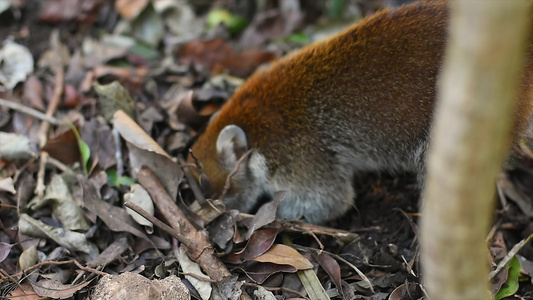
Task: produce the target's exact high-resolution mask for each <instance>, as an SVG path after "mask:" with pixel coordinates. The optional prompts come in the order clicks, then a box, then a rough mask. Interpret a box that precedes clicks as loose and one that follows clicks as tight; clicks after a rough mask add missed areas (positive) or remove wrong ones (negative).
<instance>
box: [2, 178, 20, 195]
mask: <svg viewBox="0 0 533 300" xmlns="http://www.w3.org/2000/svg"><path fill="white" fill-rule="evenodd" d="M0 191H4V192H8V193H11V194H13V195H15V194H16V193H17V190H15V185H14V182H13V178H11V177H6V178H0Z"/></svg>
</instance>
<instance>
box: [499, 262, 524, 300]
mask: <svg viewBox="0 0 533 300" xmlns="http://www.w3.org/2000/svg"><path fill="white" fill-rule="evenodd" d="M507 266H508V267H509V271H508V272H509V273H508V276H507V281H506V282H505V283H504V284H503V285H502V288H501V289H500V290H499V291H498V293H496V295H495V296H494V299H496V300H499V299H502V298H505V297H509V296H512V295H514V294H515V293H516V291H518V276H519V275H520V269H521V266H520V261H519V260H518V258H516V256H514V257H513V258H511V260H510V261H509V262H508V263H507Z"/></svg>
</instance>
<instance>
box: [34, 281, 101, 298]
mask: <svg viewBox="0 0 533 300" xmlns="http://www.w3.org/2000/svg"><path fill="white" fill-rule="evenodd" d="M91 281H92V280H88V281H86V282H84V283H80V284H78V285H70V284H62V283H60V282H58V281H55V280H41V281H38V282H30V284H31V286H32V287H33V289H34V290H35V292H36V293H37V295H39V296H41V297H47V298H54V299H66V298H70V297H72V296H74V294H75V293H76V292H77V291H79V290H81V289H82V288H84V287H86V286H87V285H88V284H89V283H91Z"/></svg>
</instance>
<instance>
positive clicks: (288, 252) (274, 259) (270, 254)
mask: <svg viewBox="0 0 533 300" xmlns="http://www.w3.org/2000/svg"><path fill="white" fill-rule="evenodd" d="M251 260H252V261H258V262H270V263H274V264H279V265H290V266H293V267H295V268H296V269H298V270H307V269H311V268H313V264H312V263H311V262H310V261H309V260H308V259H307V258H305V257H303V256H302V255H301V254H300V253H299V252H298V251H296V250H294V248H292V247H289V246H286V245H283V244H275V245H274V246H272V248H270V249H269V250H268V251H267V252H265V253H264V254H262V255H260V256H258V257H255V258H252V259H251Z"/></svg>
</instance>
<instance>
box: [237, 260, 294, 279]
mask: <svg viewBox="0 0 533 300" xmlns="http://www.w3.org/2000/svg"><path fill="white" fill-rule="evenodd" d="M238 268H239V269H241V270H242V271H243V272H244V273H245V274H246V276H248V277H249V278H250V279H252V280H253V281H255V282H257V283H258V284H262V283H263V282H265V280H267V279H268V278H269V277H270V276H272V275H274V274H277V273H294V272H296V271H297V269H296V268H295V267H294V266H291V265H282V264H274V263H269V262H256V261H249V262H246V263H244V264H242V265H241V266H239V267H238Z"/></svg>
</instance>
